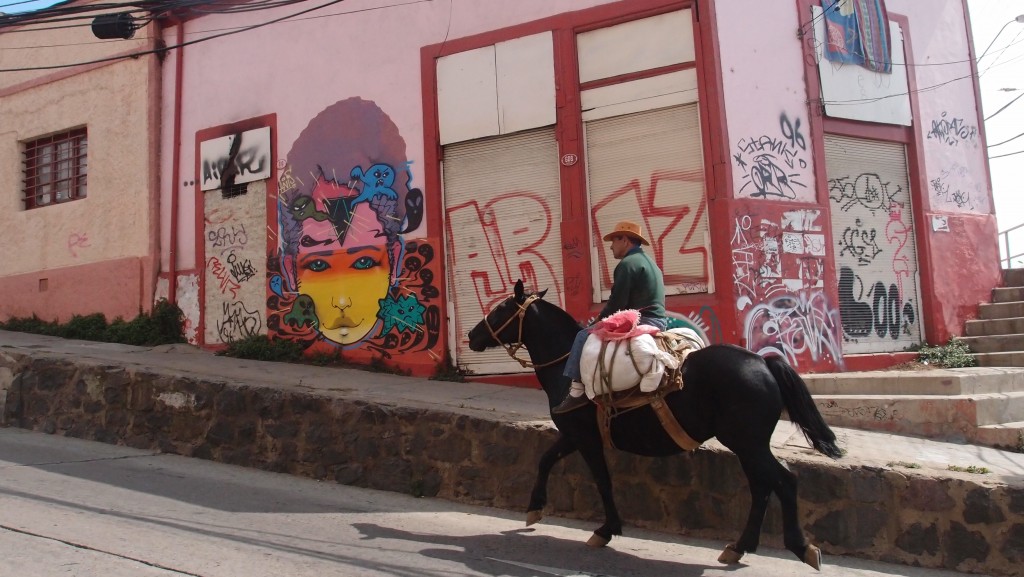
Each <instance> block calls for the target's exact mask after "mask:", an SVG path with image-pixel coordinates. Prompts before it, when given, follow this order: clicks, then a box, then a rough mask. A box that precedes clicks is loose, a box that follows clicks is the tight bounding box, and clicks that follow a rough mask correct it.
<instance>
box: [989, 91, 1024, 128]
mask: <svg viewBox="0 0 1024 577" xmlns="http://www.w3.org/2000/svg"><path fill="white" fill-rule="evenodd" d="M1021 96H1024V92H1022V93H1021V94H1020V95H1019V96H1017V98H1014V99H1013V100H1011V101H1009V102H1007V103H1006V104H1004V105H1003V107H1002V108H1000V109H999V110H996V111H995V112H993V113H992V114H990V115H988V116H986V117H985V121H986V122H988V119H989V118H992V117H993V116H995V115H997V114H999V113H1000V112H1002V111H1004V110H1006V109H1007V108H1009V107H1010V105H1011V104H1013V103H1014V102H1017V101H1018V100H1020V99H1021Z"/></svg>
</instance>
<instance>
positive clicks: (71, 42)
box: [0, 27, 159, 318]
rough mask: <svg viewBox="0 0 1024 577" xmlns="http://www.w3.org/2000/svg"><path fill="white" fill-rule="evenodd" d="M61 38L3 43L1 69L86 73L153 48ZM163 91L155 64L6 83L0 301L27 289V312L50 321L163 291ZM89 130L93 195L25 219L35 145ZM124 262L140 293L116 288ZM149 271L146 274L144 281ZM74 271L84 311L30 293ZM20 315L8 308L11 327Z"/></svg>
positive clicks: (141, 37)
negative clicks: (157, 287) (156, 232)
mask: <svg viewBox="0 0 1024 577" xmlns="http://www.w3.org/2000/svg"><path fill="white" fill-rule="evenodd" d="M51 32H56V33H57V34H52V33H50V32H46V33H44V32H29V33H21V34H15V33H11V34H3V35H0V69H4V70H9V69H12V68H25V67H39V66H51V65H55V64H65V63H82V62H86V61H89V60H96V59H101V58H104V57H109V56H116V55H121V54H124V53H126V52H128V51H138V50H140V49H141V50H145V49H146V48H147V47H148V46H150V45H151V44H152V41H151V40H150V39H148V38H147V37H148V31H147V30H140V31H138V32H137V33H136V35H137V38H136V39H133V40H129V41H98V40H97V39H96V38H95V37H93V36H92V33H91V31H90V29H89V28H88V27H81V28H74V29H70V30H69V29H65V30H58V31H51ZM26 46H55V47H53V48H39V49H37V50H26V49H23V48H24V47H26ZM158 83H159V64H157V63H156V58H155V56H146V57H142V58H137V59H119V60H115V61H114V62H111V63H104V64H92V65H84V66H79V67H72V68H60V69H55V70H46V71H31V72H3V73H0V116H2V121H0V246H3V247H4V249H3V258H0V292H2V293H5V294H10V291H9V290H7V289H11V290H15V289H17V291H18V297H19V299H18V300H20V301H21V302H20V304H19V305H18V307H17V308H18V309H19V310H18V311H17V312H18V313H24V312H26V307H28V308H29V309H31V312H35V313H38V314H40V316H44V317H50V316H53V315H51V314H48V313H49V312H52V311H53V309H54V308H58V309H62V310H64V311H68V310H72V311H74V312H78V313H88V312H107V311H105V310H103V308H97V306H99V307H102V306H103V305H101V304H100V303H102V302H109V301H110V297H111V296H112V295H111V293H122V292H123V293H124V296H125V297H126V298H129V297H130V300H131V301H132V302H135V303H138V302H140V293H141V294H145V292H146V291H149V293H150V294H151V293H152V285H153V281H152V280H148V279H149V277H150V276H152V274H153V271H152V264H151V262H148V261H151V259H149V258H148V257H149V256H150V255H152V254H153V253H154V251H155V244H154V241H153V240H152V239H153V238H154V237H153V234H152V232H151V227H152V225H153V222H154V220H155V218H156V212H155V211H156V208H155V204H154V198H155V194H154V191H155V183H156V179H157V174H156V171H157V168H156V163H155V159H156V139H155V138H154V137H153V135H154V134H155V133H156V132H157V131H158V130H159V125H158V121H157V120H156V117H155V116H154V113H153V109H154V108H155V106H156V105H157V104H158V101H157V100H151V95H158V94H159V85H158ZM78 127H86V128H87V130H88V156H87V161H88V165H89V167H88V191H87V197H86V198H84V199H81V200H75V201H70V202H65V203H61V204H52V205H49V206H46V207H43V208H39V209H33V210H25V208H24V203H23V202H22V197H23V194H24V192H23V183H22V179H23V176H24V175H23V165H22V149H23V143H24V142H25V141H28V140H32V139H35V138H38V137H41V136H46V135H48V134H52V133H55V132H62V131H66V130H69V129H73V128H78ZM126 259H127V260H126ZM114 262H122V263H125V262H129V263H133V264H131V265H129V266H130V267H131V268H132V269H133V270H132V271H130V272H126V276H127V277H128V278H131V279H135V281H134V282H132V283H130V284H131V285H132V286H130V287H129V286H122V285H123V284H124V283H123V282H121V281H119V280H117V279H111V278H109V277H110V275H111V274H112V273H113V274H117V273H116V270H112V268H111V265H112V263H114ZM114 268H115V269H116V268H117V267H114ZM140 268H141V269H143V270H144V271H145V272H143V274H142V275H141V276H140V274H139V271H140ZM69 270H74V271H76V276H77V277H78V278H80V279H81V288H83V291H82V292H81V293H79V294H78V295H77V298H74V299H73V300H76V301H79V302H71V303H54V302H53V299H52V296H53V295H45V294H42V290H41V289H40V294H38V295H26V294H24V293H23V292H22V291H24V290H25V286H26V285H24V281H25V279H26V278H31V277H32V276H33V275H35V274H37V273H38V274H39V277H40V279H42V278H45V277H46V276H52V274H51V275H47V274H44V273H47V272H49V273H54V274H61V273H60V272H59V271H69ZM105 279H106V280H105ZM30 284H31V283H30ZM33 286H34V285H33ZM86 287H89V288H86ZM89 292H102V293H104V295H103V297H104V298H91V296H92V297H98V295H90V294H88V293H89ZM141 300H142V302H144V303H145V302H147V301H148V300H149V299H146V298H144V297H143V298H142V299H141ZM9 302H10V301H9ZM11 306H13V304H11ZM145 306H147V307H148V304H146V305H145ZM136 310H137V307H136ZM14 313H15V311H13V310H9V307H8V306H7V305H5V304H4V303H2V302H0V318H2V317H6V316H9V315H11V314H14Z"/></svg>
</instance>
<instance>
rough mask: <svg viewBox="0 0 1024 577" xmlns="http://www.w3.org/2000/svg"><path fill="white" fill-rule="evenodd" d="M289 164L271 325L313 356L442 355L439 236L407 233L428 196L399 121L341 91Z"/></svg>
mask: <svg viewBox="0 0 1024 577" xmlns="http://www.w3.org/2000/svg"><path fill="white" fill-rule="evenodd" d="M282 164H283V166H282V170H281V171H280V177H279V180H278V198H277V203H276V212H277V222H278V228H277V230H276V231H275V232H276V234H275V235H274V236H275V238H274V239H273V242H272V243H271V249H270V251H269V254H268V255H267V259H266V262H267V265H268V267H269V269H270V270H269V271H268V274H267V277H266V278H267V281H268V283H269V284H268V288H269V292H268V293H267V294H268V295H269V297H268V298H267V300H266V309H267V329H268V331H269V332H270V334H271V335H272V336H274V337H277V338H285V339H290V340H294V341H297V342H299V343H302V344H303V345H304V346H306V347H307V351H308V352H309V353H310V354H315V353H335V352H337V353H340V354H341V356H342V357H343V358H345V359H349V360H357V361H359V360H366V359H372V358H379V359H382V360H383V361H384V362H385V363H387V362H391V363H392V364H398V365H400V366H401V367H403V368H413V367H420V369H422V368H424V367H434V366H435V365H437V363H438V362H440V361H442V360H443V359H442V357H441V354H442V348H441V339H440V335H441V326H440V324H441V309H440V306H441V302H440V289H439V284H438V283H439V282H440V281H441V279H440V275H439V274H438V273H439V270H440V264H439V258H440V257H439V255H438V254H437V252H436V242H435V241H433V240H432V239H424V238H407V235H408V234H409V233H410V232H413V231H416V230H417V228H419V226H420V223H421V221H422V219H423V214H424V203H423V193H422V192H421V190H420V189H419V188H416V186H415V184H414V169H413V163H412V162H410V161H409V160H408V157H407V155H406V145H405V140H404V139H403V138H402V136H401V134H399V132H398V127H397V126H395V124H394V122H392V120H391V118H390V117H389V116H388V115H387V114H386V113H385V112H384V111H383V110H381V109H380V108H379V107H378V106H377V105H376V104H375V103H373V102H370V101H368V100H363V99H360V98H349V99H346V100H342V101H340V102H337V103H335V104H333V105H331V106H329V107H327V108H326V109H325V110H324V111H322V112H321V113H320V114H318V115H317V116H316V117H314V118H313V119H311V120H310V121H309V124H308V125H307V126H306V128H305V130H303V131H302V132H301V133H300V134H299V136H298V138H297V139H296V140H295V142H293V143H292V144H291V147H290V150H289V151H288V153H287V159H286V160H285V161H284V162H283V163H282ZM399 355H401V360H400V362H398V360H397V357H398V356H399Z"/></svg>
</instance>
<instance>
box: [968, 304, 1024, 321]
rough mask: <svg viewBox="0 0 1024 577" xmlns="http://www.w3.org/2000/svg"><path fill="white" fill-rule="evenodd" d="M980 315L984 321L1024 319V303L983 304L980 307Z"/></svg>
mask: <svg viewBox="0 0 1024 577" xmlns="http://www.w3.org/2000/svg"><path fill="white" fill-rule="evenodd" d="M978 315H979V316H980V317H981V318H982V319H984V320H995V319H1011V318H1017V317H1024V301H1014V302H1009V303H982V304H980V305H978Z"/></svg>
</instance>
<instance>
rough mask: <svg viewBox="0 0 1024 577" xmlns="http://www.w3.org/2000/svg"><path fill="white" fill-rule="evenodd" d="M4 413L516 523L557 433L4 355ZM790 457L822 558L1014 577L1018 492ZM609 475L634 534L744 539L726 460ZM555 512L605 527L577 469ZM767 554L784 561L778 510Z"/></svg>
mask: <svg viewBox="0 0 1024 577" xmlns="http://www.w3.org/2000/svg"><path fill="white" fill-rule="evenodd" d="M0 411H2V413H0V415H2V417H0V424H3V425H7V426H16V427H22V428H26V429H32V430H36V431H43V432H46V433H50V434H57V435H66V436H71V437H78V438H82V439H91V440H96V441H102V442H105V443H112V444H123V445H127V446H131V447H135V448H140V449H149V450H159V451H163V452H167V453H174V454H179V455H185V456H190V457H199V458H203V459H210V460H214V461H221V462H225V463H231V464H234V465H242V466H246V467H255V468H259V469H265V470H269V471H276V472H282V473H289V474H294V475H302V476H306V477H312V478H316V479H325V480H334V481H337V482H339V483H343V484H349V485H356V486H360V487H371V488H374V489H383V490H388V491H396V492H402V493H410V494H414V495H422V496H426V497H440V498H443V499H449V500H453V501H459V502H464V503H471V504H476V505H487V506H493V507H500V508H505V509H512V510H519V511H523V510H524V509H525V506H526V503H527V501H528V495H529V491H530V488H531V487H532V483H533V477H534V474H535V471H536V464H537V461H538V459H539V457H540V455H541V453H542V452H543V451H544V450H545V449H546V448H547V447H548V446H549V445H550V443H551V442H553V440H554V438H555V432H554V431H553V430H552V429H551V428H550V426H549V425H548V424H545V423H527V424H521V423H520V424H509V423H506V422H502V421H501V420H500V417H499V416H497V415H495V414H493V413H491V414H485V413H484V412H480V411H477V412H473V411H470V410H466V411H464V412H461V413H460V412H457V411H451V410H447V409H445V410H438V409H437V408H433V409H432V408H429V407H427V408H424V407H418V408H411V407H399V406H393V405H383V404H375V403H368V402H366V401H361V400H358V399H352V398H345V397H344V395H342V394H339V395H337V396H328V395H314V394H308V393H301V392H296V391H287V390H281V389H274V388H269V387H254V386H249V385H247V384H245V383H241V382H224V381H213V380H202V379H195V378H187V377H181V376H176V375H173V374H168V373H161V372H157V371H147V370H129V369H126V368H124V367H120V366H110V365H100V364H89V363H88V362H86V361H74V362H71V361H68V360H66V359H62V358H60V357H53V356H46V355H22V354H18V353H15V354H11V353H4V352H0ZM785 458H786V459H787V461H788V464H789V466H790V468H791V469H792V470H793V471H794V472H795V473H796V474H797V475H798V477H799V480H800V490H799V494H800V514H801V520H802V523H803V526H804V528H805V530H806V531H807V533H808V537H809V538H810V539H811V540H812V541H813V542H815V543H817V544H818V545H819V546H821V548H822V550H823V551H825V552H826V553H832V554H841V555H852V556H858V557H864V558H869V559H877V560H882V561H886V562H892V563H904V564H908V565H919V566H924V567H941V568H948V569H956V570H960V571H968V572H984V573H991V574H998V575H1015V574H1016V575H1019V574H1020V573H1019V571H1020V567H1021V566H1022V565H1021V564H1022V563H1024V488H1022V487H1019V486H1016V487H1015V486H1008V485H1006V484H1005V483H999V482H993V481H987V482H986V479H984V478H982V477H981V476H977V475H973V476H972V475H959V476H958V475H957V474H956V473H950V474H949V476H942V477H938V476H934V475H929V474H928V473H919V472H917V471H915V470H909V469H900V470H892V469H888V468H874V467H864V466H859V465H856V464H852V463H846V464H844V463H843V462H842V461H841V460H840V461H838V462H833V461H831V460H828V459H826V458H824V457H820V456H804V455H797V454H792V455H791V454H789V453H787V454H786V455H785ZM611 466H612V475H613V477H614V478H615V487H616V498H617V499H618V502H619V509H620V511H621V512H622V514H623V516H624V518H625V520H626V521H627V522H628V523H630V524H633V525H636V526H641V527H645V528H650V529H655V530H660V531H665V532H671V533H680V534H684V535H688V536H694V537H703V538H710V539H720V540H722V541H723V545H724V544H725V542H729V541H732V540H734V539H735V538H737V537H738V535H739V531H740V529H741V528H742V525H743V523H744V521H745V519H746V514H747V508H748V506H749V502H750V501H749V493H748V492H747V487H746V481H745V478H744V477H743V475H742V472H741V470H740V467H739V463H738V462H737V460H736V459H735V458H734V457H733V456H732V454H731V453H728V452H724V451H717V450H713V449H701V450H698V451H697V452H695V453H692V454H689V455H685V456H682V457H678V458H671V459H649V458H643V457H636V456H632V455H626V454H622V453H614V454H612V455H611ZM549 503H550V505H549V509H550V511H549V513H551V514H556V515H562V516H566V517H576V518H584V519H591V520H594V521H595V528H596V526H597V524H599V523H598V519H599V518H600V511H601V509H600V501H599V499H598V497H597V493H596V490H595V489H594V488H593V483H592V482H591V481H590V478H589V474H588V473H587V472H586V470H585V469H584V466H583V463H582V460H581V459H580V458H579V457H578V456H573V457H571V458H569V459H566V460H565V461H564V462H563V463H562V464H559V466H557V467H556V468H555V470H554V472H553V478H552V483H551V485H550V499H549ZM627 531H628V528H627ZM580 538H581V540H585V539H586V538H587V536H586V535H581V536H580ZM762 542H763V543H764V544H766V545H770V546H774V547H781V519H780V513H779V508H778V505H777V502H775V500H773V504H772V507H771V508H770V509H769V512H768V517H767V519H766V522H765V534H764V536H763V538H762ZM613 545H614V542H613ZM709 562H713V560H709ZM794 563H798V561H796V559H794Z"/></svg>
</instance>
